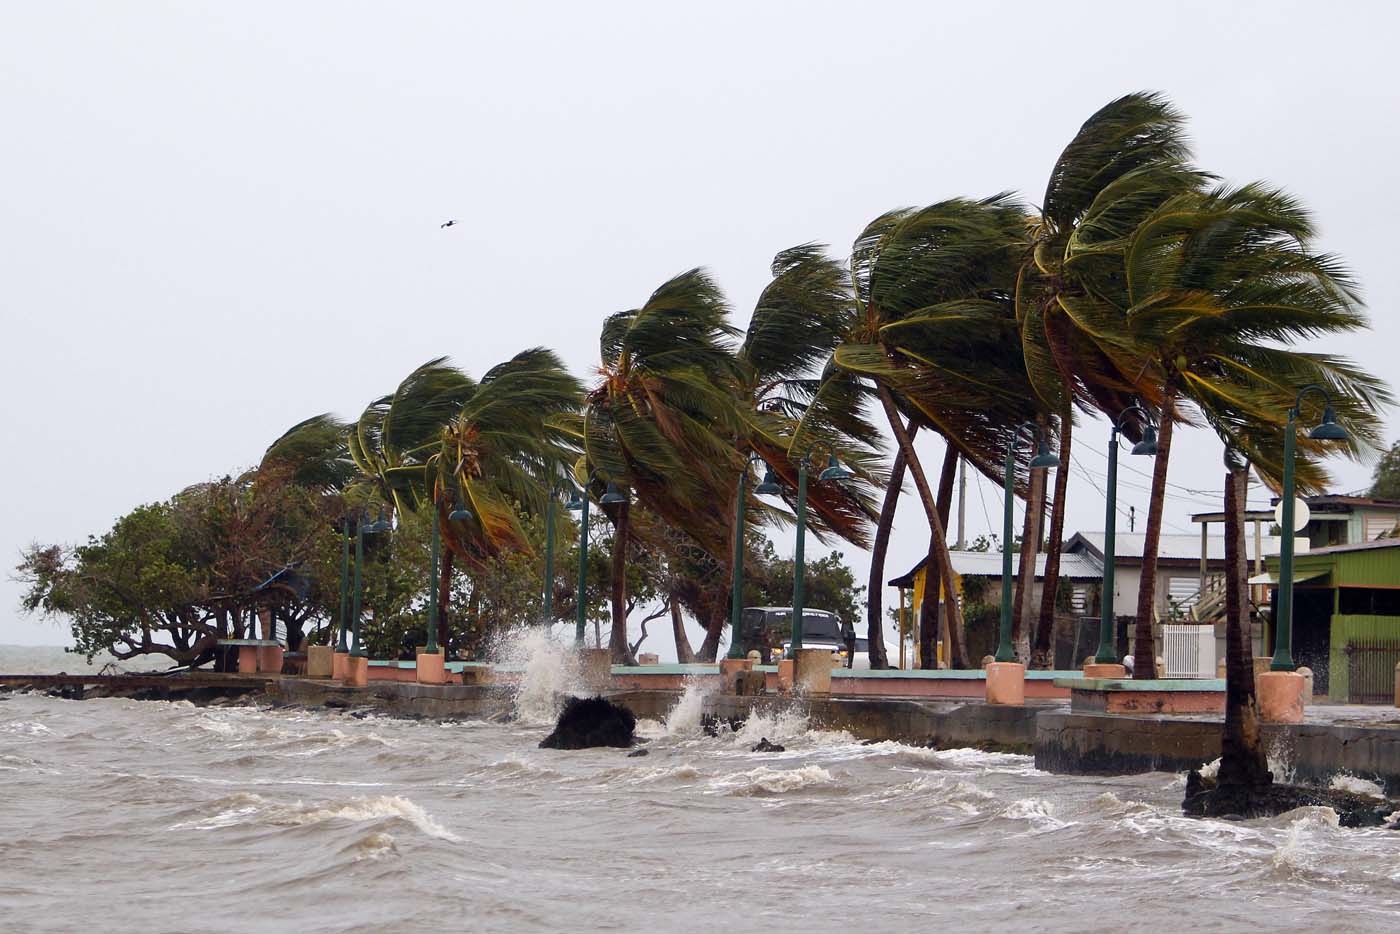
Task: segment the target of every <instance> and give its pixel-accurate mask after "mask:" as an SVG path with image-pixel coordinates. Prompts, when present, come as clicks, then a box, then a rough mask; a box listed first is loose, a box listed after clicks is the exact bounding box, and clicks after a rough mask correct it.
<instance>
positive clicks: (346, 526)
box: [335, 516, 350, 655]
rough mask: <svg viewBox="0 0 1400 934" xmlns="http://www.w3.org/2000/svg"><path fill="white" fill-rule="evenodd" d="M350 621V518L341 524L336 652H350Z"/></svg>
mask: <svg viewBox="0 0 1400 934" xmlns="http://www.w3.org/2000/svg"><path fill="white" fill-rule="evenodd" d="M349 620H350V517H349V516H346V517H345V518H344V519H342V520H341V522H340V621H339V625H338V626H337V628H338V629H339V630H340V643H339V645H337V646H336V649H335V650H336V651H337V652H339V653H341V654H342V655H343V654H346V653H348V652H349V651H350V647H349V645H347V644H346V641H345V640H346V633H345V630H346V623H348V622H349Z"/></svg>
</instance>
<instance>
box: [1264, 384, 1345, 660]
mask: <svg viewBox="0 0 1400 934" xmlns="http://www.w3.org/2000/svg"><path fill="white" fill-rule="evenodd" d="M1310 392H1316V393H1321V395H1322V398H1323V399H1324V400H1325V401H1324V408H1323V410H1322V424H1320V425H1318V426H1317V427H1316V428H1314V429H1313V430H1312V431H1309V432H1308V437H1309V438H1311V439H1312V440H1314V441H1349V440H1350V439H1351V435H1350V434H1348V433H1347V430H1346V429H1345V428H1343V427H1342V426H1341V425H1339V424H1337V413H1336V412H1335V411H1334V410H1333V409H1332V396H1331V395H1330V394H1329V393H1328V392H1327V390H1326V389H1324V388H1322V387H1321V386H1319V385H1317V384H1316V383H1310V384H1309V385H1307V386H1304V387H1303V388H1302V389H1300V390H1298V396H1297V398H1295V399H1294V400H1293V408H1291V409H1289V410H1288V425H1287V426H1286V427H1285V428H1284V432H1283V490H1282V493H1281V495H1282V497H1283V500H1282V503H1281V505H1282V512H1283V515H1282V517H1281V518H1282V522H1281V523H1280V525H1281V526H1282V527H1281V528H1280V529H1279V533H1280V536H1281V539H1282V540H1281V541H1280V542H1279V555H1278V601H1277V606H1276V614H1275V615H1276V616H1277V617H1278V618H1277V619H1275V620H1274V659H1273V661H1272V662H1271V663H1270V664H1269V670H1270V671H1293V670H1295V669H1296V668H1297V667H1298V666H1297V664H1296V663H1295V662H1294V661H1293V532H1294V528H1293V520H1294V508H1293V454H1294V449H1295V448H1296V446H1297V439H1298V414H1299V408H1300V407H1301V406H1302V404H1303V396H1305V395H1307V394H1308V393H1310Z"/></svg>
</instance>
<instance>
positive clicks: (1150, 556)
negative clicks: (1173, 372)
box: [1133, 385, 1176, 680]
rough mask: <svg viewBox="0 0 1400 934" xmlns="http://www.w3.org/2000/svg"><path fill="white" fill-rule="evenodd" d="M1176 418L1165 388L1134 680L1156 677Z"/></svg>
mask: <svg viewBox="0 0 1400 934" xmlns="http://www.w3.org/2000/svg"><path fill="white" fill-rule="evenodd" d="M1175 417H1176V389H1175V387H1173V386H1170V385H1168V386H1167V390H1166V393H1165V394H1164V396H1163V398H1162V417H1161V427H1160V428H1159V429H1158V432H1157V456H1156V457H1155V458H1154V461H1155V463H1153V465H1152V499H1151V500H1150V501H1149V502H1148V506H1147V528H1146V529H1145V530H1144V531H1145V533H1146V535H1145V538H1144V540H1143V543H1142V579H1141V581H1140V582H1139V584H1138V605H1137V625H1136V626H1135V627H1134V630H1133V639H1134V641H1135V644H1134V646H1133V677H1134V678H1135V679H1138V680H1148V679H1152V678H1155V677H1157V653H1156V651H1155V646H1154V645H1153V642H1152V622H1153V617H1154V616H1155V615H1156V613H1155V610H1156V604H1157V544H1158V540H1159V539H1160V538H1161V537H1162V501H1163V500H1164V499H1165V498H1166V493H1167V461H1168V459H1169V458H1170V456H1171V451H1172V423H1173V421H1175Z"/></svg>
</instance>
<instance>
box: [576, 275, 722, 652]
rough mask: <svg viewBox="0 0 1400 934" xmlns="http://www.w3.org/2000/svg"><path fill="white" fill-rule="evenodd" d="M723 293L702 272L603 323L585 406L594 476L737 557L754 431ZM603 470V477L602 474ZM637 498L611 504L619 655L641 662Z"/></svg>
mask: <svg viewBox="0 0 1400 934" xmlns="http://www.w3.org/2000/svg"><path fill="white" fill-rule="evenodd" d="M736 333H737V332H736V331H735V329H734V328H733V327H732V326H731V325H730V324H729V321H728V307H727V305H726V304H725V301H724V297H723V295H722V294H721V293H720V290H719V288H718V287H717V286H716V285H715V284H714V282H713V281H712V280H711V279H710V277H709V276H708V275H707V274H706V273H705V272H703V271H702V270H699V269H692V270H690V271H688V272H685V273H682V274H681V275H678V276H676V277H674V278H672V279H670V280H668V281H667V282H665V283H663V284H662V285H661V286H660V287H659V288H658V289H657V290H656V291H655V292H653V293H652V294H651V296H650V297H649V298H648V299H647V301H646V303H645V304H643V305H642V306H641V307H640V308H636V309H632V310H630V311H622V312H618V313H616V314H614V315H612V316H610V317H609V318H608V319H607V320H606V321H605V322H604V324H603V332H602V338H601V341H600V350H601V357H602V360H601V365H600V367H599V371H598V372H599V380H598V382H597V383H595V384H594V385H593V387H592V388H591V389H590V390H589V391H588V393H587V395H586V397H585V405H584V427H583V444H584V466H585V477H584V479H589V480H592V482H593V484H594V486H595V490H596V489H598V488H600V487H601V486H602V485H604V484H613V485H614V486H615V487H617V488H621V489H626V488H630V489H631V490H632V491H633V492H634V493H635V495H636V497H637V499H638V500H639V501H640V502H642V503H643V504H644V505H645V506H646V507H647V509H649V510H650V511H651V512H653V513H655V514H656V515H657V516H659V517H660V518H661V519H662V520H664V521H665V522H667V523H669V524H671V525H672V526H674V527H675V528H679V529H684V530H685V531H686V532H687V533H688V534H689V535H690V537H691V538H693V539H694V540H695V541H696V543H697V544H698V545H699V546H700V547H701V548H703V549H704V550H705V551H706V552H707V553H709V554H711V555H722V554H725V553H726V552H727V548H726V542H727V540H728V532H729V528H730V525H731V523H730V522H728V521H727V518H726V516H725V515H724V514H723V513H721V512H720V511H719V510H717V509H716V508H715V507H716V504H720V503H724V502H726V501H730V498H731V496H732V494H731V493H730V490H731V487H732V483H733V478H734V477H736V476H738V472H739V470H740V469H741V467H742V466H743V465H742V462H741V459H740V457H739V454H738V452H737V451H736V449H735V445H734V439H735V438H736V437H739V436H741V435H742V434H743V433H744V432H743V425H742V423H741V421H740V417H739V413H738V407H737V405H736V403H735V398H734V392H733V386H734V385H735V383H736V381H737V379H738V377H739V373H738V371H737V363H736V358H735V356H734V352H733V348H732V345H731V340H732V338H733V337H734V336H735V335H736ZM595 475H596V476H595ZM629 508H630V506H629V503H627V502H623V503H620V504H612V505H605V506H604V511H605V512H606V513H607V516H608V518H609V520H610V521H611V522H612V524H613V528H614V530H615V540H614V542H613V574H612V594H611V603H612V616H613V629H612V637H611V640H610V646H611V649H612V653H613V659H614V661H616V662H624V661H626V660H627V659H628V656H629V655H630V646H629V643H628V640H627V617H626V590H625V588H626V577H625V574H624V568H625V564H624V562H625V560H626V554H627V550H628V538H629V531H630V530H629V522H628V516H629Z"/></svg>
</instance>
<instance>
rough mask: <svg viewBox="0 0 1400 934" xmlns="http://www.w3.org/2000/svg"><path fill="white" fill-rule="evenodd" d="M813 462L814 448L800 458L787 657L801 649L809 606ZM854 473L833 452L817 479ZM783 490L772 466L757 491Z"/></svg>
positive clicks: (842, 477) (821, 479) (820, 480)
mask: <svg viewBox="0 0 1400 934" xmlns="http://www.w3.org/2000/svg"><path fill="white" fill-rule="evenodd" d="M810 463H811V452H808V453H807V454H806V455H804V456H803V457H802V458H801V459H800V460H798V462H797V545H796V547H795V549H794V550H793V554H792V565H793V567H792V639H791V640H789V642H788V651H787V657H788V658H796V657H797V651H798V649H800V648H802V613H803V610H805V609H806V607H805V600H806V591H805V581H804V580H803V578H804V576H805V573H806V564H805V561H804V560H803V550H804V545H805V544H806V537H807V469H808V467H809V466H810ZM851 476H853V474H852V473H851V471H850V470H848V469H846V468H845V467H843V466H841V462H840V461H838V460H837V459H836V455H835V454H831V455H830V456H829V457H828V459H827V464H826V468H825V469H823V470H822V472H821V473H820V474H818V475H817V480H818V481H819V482H828V481H840V480H845V479H847V478H849V477H851ZM780 491H781V488H780V487H779V486H778V483H777V481H776V479H775V478H774V477H773V472H772V470H771V469H770V470H769V471H768V475H767V476H766V477H764V480H763V483H760V484H759V485H758V488H757V489H756V490H755V491H754V492H756V493H761V494H768V493H776V492H780Z"/></svg>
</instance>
